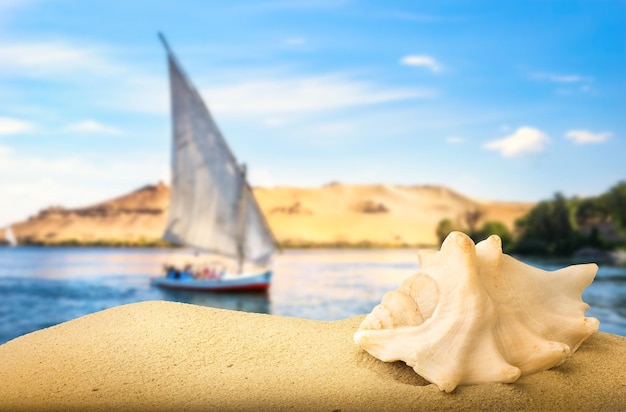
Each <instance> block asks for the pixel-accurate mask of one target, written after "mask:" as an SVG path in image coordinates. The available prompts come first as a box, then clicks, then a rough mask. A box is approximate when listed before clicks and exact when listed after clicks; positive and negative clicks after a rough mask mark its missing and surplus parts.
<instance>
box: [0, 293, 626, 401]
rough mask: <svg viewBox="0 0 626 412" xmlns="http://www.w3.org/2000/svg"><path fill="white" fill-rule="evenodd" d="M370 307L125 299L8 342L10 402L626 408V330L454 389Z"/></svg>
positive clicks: (4, 380) (2, 372)
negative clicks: (368, 335)
mask: <svg viewBox="0 0 626 412" xmlns="http://www.w3.org/2000/svg"><path fill="white" fill-rule="evenodd" d="M361 319H362V317H355V318H350V319H346V320H342V321H337V322H322V321H311V320H303V319H294V318H286V317H278V316H273V315H261V314H252V313H243V312H235V311H227V310H221V309H213V308H207V307H202V306H195V305H188V304H181V303H172V302H161V301H154V302H143V303H135V304H130V305H124V306H119V307H116V308H113V309H108V310H104V311H101V312H97V313H94V314H90V315H87V316H83V317H81V318H78V319H74V320H72V321H69V322H66V323H63V324H60V325H57V326H54V327H51V328H48V329H43V330H40V331H37V332H34V333H31V334H28V335H24V336H22V337H19V338H17V339H14V340H12V341H10V342H7V343H6V344H4V345H2V346H0V365H1V366H0V410H2V411H20V410H28V411H33V410H64V411H67V410H220V411H224V410H321V411H368V410H376V411H381V410H394V411H396V410H450V409H452V410H492V409H493V410H610V411H614V410H620V409H621V410H624V409H626V368H625V365H626V338H623V337H620V336H616V335H610V334H606V333H597V334H595V335H593V336H591V337H590V338H589V339H588V340H587V341H585V342H584V343H583V345H582V346H581V347H580V349H579V350H578V351H577V352H576V353H575V354H574V355H573V356H572V357H570V358H569V359H568V360H567V361H566V362H565V363H564V364H563V365H561V366H559V367H556V368H554V369H552V370H548V371H544V372H541V373H538V374H535V375H531V376H526V377H522V378H521V379H519V380H518V381H517V382H516V383H513V384H483V385H474V386H460V387H458V388H457V389H456V390H455V391H454V392H453V393H450V394H447V393H444V392H440V391H439V390H438V389H437V387H436V386H434V385H431V384H428V382H426V381H424V380H423V379H422V378H421V377H419V376H418V375H417V374H415V373H414V372H413V370H412V369H411V368H409V367H407V366H406V365H405V364H404V363H402V362H396V363H392V364H388V363H384V362H381V361H379V360H377V359H375V358H373V357H371V356H370V355H369V354H367V353H366V352H363V351H362V350H360V349H359V348H358V347H357V346H356V345H355V344H354V343H353V341H352V334H353V333H354V331H355V330H356V329H357V327H358V325H359V323H360V321H361Z"/></svg>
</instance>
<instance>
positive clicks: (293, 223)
mask: <svg viewBox="0 0 626 412" xmlns="http://www.w3.org/2000/svg"><path fill="white" fill-rule="evenodd" d="M254 193H255V196H256V198H257V200H258V202H259V206H260V207H261V210H262V211H263V212H264V214H265V217H266V219H267V221H268V223H269V225H270V227H271V228H272V230H273V232H274V235H275V237H276V240H277V241H278V242H279V243H280V244H282V245H284V246H287V247H288V246H365V245H370V246H372V245H373V246H422V245H435V244H437V243H438V240H437V237H436V234H435V229H436V227H437V224H438V223H439V221H440V220H442V219H444V218H450V219H452V220H453V221H455V222H457V223H459V224H461V225H462V224H463V222H464V221H463V219H464V216H465V215H466V213H468V212H472V211H477V210H478V211H479V212H480V215H481V218H480V220H479V221H478V224H481V222H483V221H486V220H497V221H500V222H502V223H504V224H505V225H507V226H508V227H509V228H511V229H512V227H513V224H514V221H515V219H517V218H519V217H521V216H522V215H523V214H525V213H526V212H527V211H528V210H530V208H532V206H533V204H532V203H503V202H490V201H478V200H474V199H471V198H469V197H467V196H464V195H462V194H460V193H457V192H454V191H452V190H450V189H448V188H445V187H442V186H429V185H422V186H397V185H347V184H340V183H331V184H328V185H325V186H322V187H318V188H297V187H275V188H255V189H254ZM168 204H169V188H168V187H167V186H166V185H164V184H162V183H159V184H157V185H149V186H145V187H143V188H141V189H138V190H136V191H134V192H132V193H129V194H127V195H124V196H121V197H118V198H115V199H112V200H108V201H105V202H101V203H97V204H95V205H93V206H89V207H84V208H79V209H65V208H62V207H50V208H48V209H44V210H42V211H40V212H39V214H37V215H36V216H33V217H30V218H29V219H28V220H26V221H23V222H19V223H15V224H14V225H12V228H13V232H14V233H15V235H16V236H17V238H18V240H19V241H20V243H36V244H119V245H123V244H128V245H149V244H159V242H160V238H161V234H162V233H163V230H164V228H165V220H166V218H167V209H168ZM3 235H4V233H2V232H1V231H0V239H3V238H4V236H3Z"/></svg>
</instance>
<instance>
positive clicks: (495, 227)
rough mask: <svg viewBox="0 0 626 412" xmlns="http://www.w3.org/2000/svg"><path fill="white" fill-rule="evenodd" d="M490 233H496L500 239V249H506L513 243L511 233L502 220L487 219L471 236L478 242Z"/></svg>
mask: <svg viewBox="0 0 626 412" xmlns="http://www.w3.org/2000/svg"><path fill="white" fill-rule="evenodd" d="M491 235H498V236H500V239H501V240H502V249H503V250H505V251H506V250H507V249H509V248H510V247H511V246H512V244H513V235H512V234H511V232H510V231H509V229H508V228H507V227H506V225H505V224H504V223H502V222H498V221H495V220H488V221H487V222H485V223H484V224H483V225H482V227H481V228H480V229H479V230H478V231H477V232H476V233H475V234H474V236H472V239H473V240H474V242H480V241H481V240H485V239H487V238H488V237H489V236H491Z"/></svg>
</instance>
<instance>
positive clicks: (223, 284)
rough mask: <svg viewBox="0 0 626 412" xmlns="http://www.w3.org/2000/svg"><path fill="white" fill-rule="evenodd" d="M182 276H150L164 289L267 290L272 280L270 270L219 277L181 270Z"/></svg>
mask: <svg viewBox="0 0 626 412" xmlns="http://www.w3.org/2000/svg"><path fill="white" fill-rule="evenodd" d="M181 275H182V276H180V277H178V278H173V277H171V276H164V277H159V278H152V280H151V282H152V284H153V285H154V286H158V287H160V288H165V289H175V290H191V291H198V292H239V291H241V292H244V291H260V290H267V289H268V288H269V286H270V284H271V281H272V271H271V270H268V271H265V272H261V273H253V274H242V275H240V276H236V275H232V276H227V277H224V278H221V279H194V278H193V277H192V276H191V275H189V274H187V273H185V272H183V273H182V274H181Z"/></svg>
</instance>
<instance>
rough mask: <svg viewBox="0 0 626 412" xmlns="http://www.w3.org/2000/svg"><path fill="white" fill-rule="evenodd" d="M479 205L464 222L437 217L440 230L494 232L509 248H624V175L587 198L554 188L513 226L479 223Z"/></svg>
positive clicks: (475, 234)
mask: <svg viewBox="0 0 626 412" xmlns="http://www.w3.org/2000/svg"><path fill="white" fill-rule="evenodd" d="M477 215H478V216H479V215H480V211H472V212H471V213H468V214H467V215H466V216H465V217H464V220H463V222H462V224H459V223H455V222H453V221H452V220H450V219H444V220H442V221H441V222H439V225H438V227H437V236H438V238H439V239H440V240H441V241H443V239H444V238H445V237H446V236H447V234H448V233H450V231H452V230H462V231H465V232H466V233H468V234H469V236H470V237H471V238H472V239H473V240H474V241H476V242H478V241H481V240H483V239H486V238H487V237H488V236H489V235H492V234H496V235H498V236H500V237H501V238H502V247H503V249H504V251H505V252H506V253H516V254H521V255H536V256H571V255H573V254H574V253H576V252H577V251H581V250H585V249H587V250H598V251H610V250H626V181H621V182H619V183H617V184H616V185H615V186H613V187H611V188H610V189H609V190H608V191H607V192H605V193H603V194H601V195H599V196H595V197H588V198H578V197H572V198H566V197H565V196H563V195H562V194H560V193H556V194H555V195H554V197H553V198H552V199H550V200H544V201H542V202H539V203H538V204H537V205H536V206H535V207H534V208H533V209H531V210H530V212H528V213H527V214H526V215H525V216H523V217H522V218H520V219H518V220H517V221H516V223H515V228H514V230H513V231H512V232H511V231H509V230H508V229H507V227H506V226H505V225H503V224H502V223H500V222H494V221H487V222H485V223H484V224H483V225H482V226H481V227H477V226H476V224H475V223H476V221H477V220H478V219H477V218H476V217H477Z"/></svg>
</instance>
